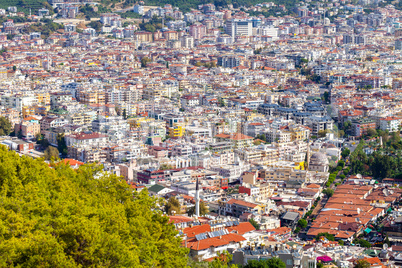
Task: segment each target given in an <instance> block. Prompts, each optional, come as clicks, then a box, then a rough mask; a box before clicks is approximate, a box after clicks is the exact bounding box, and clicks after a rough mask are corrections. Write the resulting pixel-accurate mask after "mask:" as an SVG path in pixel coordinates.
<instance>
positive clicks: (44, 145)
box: [39, 138, 50, 150]
mask: <svg viewBox="0 0 402 268" xmlns="http://www.w3.org/2000/svg"><path fill="white" fill-rule="evenodd" d="M39 144H40V146H41V147H42V148H43V149H45V150H46V149H47V148H48V147H49V146H50V142H49V141H48V140H47V139H45V138H43V139H40V140H39Z"/></svg>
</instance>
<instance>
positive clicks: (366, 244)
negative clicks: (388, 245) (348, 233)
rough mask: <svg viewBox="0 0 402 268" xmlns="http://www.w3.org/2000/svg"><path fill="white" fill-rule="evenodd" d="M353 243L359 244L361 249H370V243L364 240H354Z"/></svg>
mask: <svg viewBox="0 0 402 268" xmlns="http://www.w3.org/2000/svg"><path fill="white" fill-rule="evenodd" d="M353 243H354V244H359V245H360V246H361V247H364V248H371V244H370V242H369V241H367V240H364V239H355V240H354V241H353Z"/></svg>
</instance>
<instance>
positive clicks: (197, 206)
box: [195, 178, 200, 218]
mask: <svg viewBox="0 0 402 268" xmlns="http://www.w3.org/2000/svg"><path fill="white" fill-rule="evenodd" d="M195 216H197V218H198V217H199V216H200V191H199V185H198V178H197V184H196V186H195Z"/></svg>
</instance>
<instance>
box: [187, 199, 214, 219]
mask: <svg viewBox="0 0 402 268" xmlns="http://www.w3.org/2000/svg"><path fill="white" fill-rule="evenodd" d="M208 213H209V209H208V207H207V205H205V202H200V216H204V215H206V214H208ZM187 214H188V216H190V217H191V216H193V215H195V206H193V207H190V208H189V209H188V210H187Z"/></svg>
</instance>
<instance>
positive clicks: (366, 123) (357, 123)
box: [352, 119, 376, 137]
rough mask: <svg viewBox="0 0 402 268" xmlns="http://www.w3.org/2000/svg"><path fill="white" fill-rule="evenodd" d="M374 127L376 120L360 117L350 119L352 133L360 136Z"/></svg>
mask: <svg viewBox="0 0 402 268" xmlns="http://www.w3.org/2000/svg"><path fill="white" fill-rule="evenodd" d="M369 129H374V130H375V129H376V122H375V121H374V120H369V119H360V120H354V121H352V135H353V136H356V137H361V136H363V135H367V130H369Z"/></svg>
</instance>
